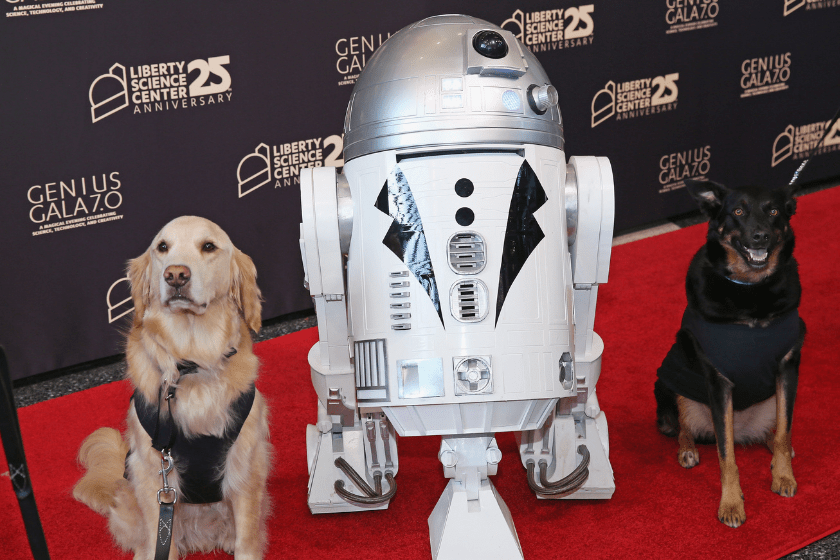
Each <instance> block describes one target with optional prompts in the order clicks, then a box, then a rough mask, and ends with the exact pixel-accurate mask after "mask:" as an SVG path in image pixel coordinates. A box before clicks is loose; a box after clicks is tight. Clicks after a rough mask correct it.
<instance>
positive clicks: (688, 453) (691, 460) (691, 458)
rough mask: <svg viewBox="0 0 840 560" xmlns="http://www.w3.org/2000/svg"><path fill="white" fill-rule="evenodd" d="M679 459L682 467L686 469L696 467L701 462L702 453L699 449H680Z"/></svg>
mask: <svg viewBox="0 0 840 560" xmlns="http://www.w3.org/2000/svg"><path fill="white" fill-rule="evenodd" d="M677 461H679V463H680V466H681V467H683V468H686V469H690V468H691V467H696V466H697V465H699V464H700V453H698V452H697V449H680V451H679V453H677Z"/></svg>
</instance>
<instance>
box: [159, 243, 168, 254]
mask: <svg viewBox="0 0 840 560" xmlns="http://www.w3.org/2000/svg"><path fill="white" fill-rule="evenodd" d="M157 250H158V251H160V252H161V253H165V252H167V251H168V250H169V246H168V245H167V244H166V241H161V242H160V243H158V246H157Z"/></svg>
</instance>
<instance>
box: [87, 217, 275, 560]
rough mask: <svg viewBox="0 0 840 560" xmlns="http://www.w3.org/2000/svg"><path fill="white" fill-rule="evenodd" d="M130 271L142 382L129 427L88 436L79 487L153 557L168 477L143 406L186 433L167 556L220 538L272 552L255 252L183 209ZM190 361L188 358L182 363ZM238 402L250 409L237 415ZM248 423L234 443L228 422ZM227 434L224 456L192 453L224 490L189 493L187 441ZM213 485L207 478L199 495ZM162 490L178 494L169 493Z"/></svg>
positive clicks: (129, 542)
mask: <svg viewBox="0 0 840 560" xmlns="http://www.w3.org/2000/svg"><path fill="white" fill-rule="evenodd" d="M128 276H129V280H130V281H131V296H132V299H133V300H134V307H135V311H134V321H133V325H132V327H131V330H130V332H129V334H128V341H127V345H126V361H127V363H128V367H127V373H126V375H127V377H128V379H129V380H130V381H131V383H132V384H133V385H134V388H135V393H134V397H133V399H132V404H131V406H130V407H129V410H128V418H127V429H126V431H125V433H124V434H122V435H121V434H120V433H119V432H118V431H117V430H114V429H112V428H100V429H99V430H97V431H95V432H94V433H93V434H91V435H90V436H88V437H87V439H85V441H84V443H82V447H81V449H80V451H79V461H80V463H81V464H82V465H83V466H84V467H85V468H86V469H87V472H86V473H85V475H84V477H83V478H82V479H81V480H80V481H79V482H78V483H77V484H76V486H75V488H74V489H73V496H74V497H75V498H76V499H77V500H79V501H80V502H83V503H84V504H86V505H87V506H89V507H90V508H91V509H93V510H95V511H97V512H99V513H101V514H102V515H105V516H107V517H108V525H109V528H110V530H111V533H112V534H113V536H114V539H115V540H116V542H117V544H119V545H120V546H121V547H122V548H124V549H126V550H130V551H133V552H134V558H135V559H148V560H152V559H153V558H154V556H155V546H156V540H157V538H158V517H159V510H160V506H159V505H158V490H160V489H161V487H162V486H163V480H162V476H161V474H160V470H161V452H160V451H158V450H156V449H155V448H153V447H152V437H151V436H150V433H152V432H154V431H155V430H152V431H151V432H150V431H147V428H148V427H147V428H144V426H143V424H142V423H141V417H145V416H144V415H143V414H140V415H138V410H140V411H141V412H142V411H148V412H149V416H150V417H152V418H154V419H156V420H157V421H158V422H159V425H160V426H167V425H168V426H169V427H170V429H171V430H172V431H174V432H175V433H176V435H177V436H178V438H177V439H176V440H175V443H174V444H173V446H172V457H173V459H174V464H175V468H174V469H173V470H172V471H171V473H170V474H169V475H168V481H169V485H170V486H171V487H173V488H174V489H175V490H176V492H177V500H176V503H175V506H174V507H175V514H174V523H173V524H172V527H171V529H172V533H171V537H172V546H171V548H170V553H169V559H170V560H174V559H176V558H178V557H179V556H182V555H184V554H187V553H189V552H193V551H210V550H212V549H215V548H221V549H223V550H225V551H227V552H229V553H233V554H234V555H235V557H236V558H237V559H253V558H262V557H263V554H264V552H265V548H266V541H267V538H266V518H267V515H268V511H269V499H268V496H267V493H266V479H267V477H268V473H269V469H270V465H271V452H272V451H271V445H270V443H269V442H268V435H269V431H268V409H267V406H266V403H265V401H264V400H263V397H262V395H260V393H259V391H255V390H254V389H253V385H254V381H255V380H256V377H257V370H258V368H259V362H258V360H257V357H256V356H254V354H253V352H252V342H251V335H250V332H249V329H250V330H253V331H257V330H259V328H260V312H261V304H260V291H259V288H258V287H257V284H256V269H255V267H254V263H253V262H252V261H251V259H250V258H249V257H248V256H247V255H245V254H244V253H243V252H242V251H240V250H239V249H237V248H236V247H234V246H233V244H232V243H231V241H230V239H229V238H228V236H227V234H226V233H225V232H224V231H222V229H221V228H220V227H219V226H217V225H216V224H214V223H213V222H211V221H209V220H206V219H204V218H198V217H195V216H182V217H180V218H176V219H175V220H172V221H171V222H169V223H168V224H167V225H166V226H164V228H163V229H162V230H161V231H160V232H159V233H158V234H157V235H156V236H155V238H154V241H153V242H152V244H151V245H150V247H149V249H148V250H147V251H146V252H145V253H143V254H142V255H141V256H140V257H138V258H136V259H133V260H131V261H129V263H128ZM234 350H235V352H234ZM184 364H187V365H188V366H190V367H188V368H186V369H187V370H188V371H184V373H181V370H184V369H185V366H184ZM179 365H180V366H181V367H180V369H179ZM173 389H176V392H175V397H174V399H171V400H170V401H169V402H165V399H164V398H162V397H164V395H166V394H167V393H168V392H170V391H171V390H173ZM249 398H250V399H253V403H252V404H251V401H250V400H248V399H249ZM243 400H244V401H246V405H250V411H249V412H248V409H247V406H246V407H245V408H242V407H241V406H240V407H239V408H237V403H240V404H241V403H242V402H243ZM138 403H139V404H138ZM144 407H145V408H144ZM236 410H240V411H242V413H241V414H239V416H245V418H241V417H240V418H237V416H238V414H237V413H236ZM170 411H171V413H170ZM170 418H171V420H170ZM243 420H244V423H243ZM169 422H171V423H169ZM147 423H148V422H147ZM167 423H168V424H167ZM173 426H174V428H173ZM238 428H239V429H240V430H239V433H238V437H236V436H234V437H235V440H233V443H232V444H231V443H229V441H230V439H231V438H230V432H231V431H234V432H235V431H236V430H237V429H238ZM226 436H227V437H228V438H229V439H228V442H227V443H222V444H221V447H222V449H223V452H222V454H221V455H220V458H218V459H210V458H206V459H205V458H204V457H200V460H196V458H195V457H193V458H192V464H194V465H198V467H199V470H201V469H202V468H203V470H204V471H205V473H204V474H207V473H208V472H209V473H210V478H212V479H214V480H213V482H214V484H215V486H212V487H211V490H212V489H213V488H215V490H216V496H215V498H216V499H219V500H220V501H213V502H212V503H186V502H189V501H191V500H190V499H189V488H187V487H186V486H188V484H187V482H188V480H189V476H190V473H188V472H187V471H188V469H187V467H188V464H187V463H190V460H189V458H185V457H184V456H179V453H184V454H185V452H182V451H180V450H181V449H184V447H183V446H181V444H184V445H187V444H189V443H190V442H193V443H194V442H196V441H205V440H210V439H212V438H214V437H215V438H222V440H221V441H224V438H225V437H226ZM217 441H219V440H217ZM179 446H180V447H179ZM224 451H226V453H224ZM213 461H215V463H213ZM214 464H215V465H216V467H213V466H212V465H214ZM208 465H210V466H208ZM207 488H208V487H207V486H205V485H201V486H200V487H199V488H198V490H199V494H200V493H201V492H202V491H206V490H207ZM193 490H195V488H193ZM185 492H186V493H187V495H186V497H185V495H184V494H185ZM210 494H211V495H212V491H210ZM213 499H214V498H213V497H212V496H211V498H210V500H211V501H212V500H213ZM163 500H164V501H165V502H169V501H172V497H171V496H170V494H164V496H163ZM199 501H200V500H199ZM205 501H206V500H205Z"/></svg>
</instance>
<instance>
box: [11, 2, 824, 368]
mask: <svg viewBox="0 0 840 560" xmlns="http://www.w3.org/2000/svg"><path fill="white" fill-rule="evenodd" d="M46 3H47V2H38V1H37V0H19V1H17V2H8V1H7V2H6V6H5V10H6V12H5V13H6V14H7V17H5V19H4V21H3V22H2V23H0V26H2V27H1V28H0V52H3V53H4V54H3V58H2V67H0V70H2V76H3V78H2V82H0V119H2V120H0V122H2V127H0V128H1V129H2V132H0V134H2V139H3V150H2V153H1V154H0V169H2V172H0V173H1V174H0V193H2V194H0V196H2V199H3V203H2V204H0V223H2V226H0V227H2V228H3V230H2V231H3V240H4V243H3V244H2V248H1V249H0V258H2V259H3V260H2V262H4V263H6V268H5V273H4V275H3V283H2V290H0V311H2V321H0V342H1V343H3V344H4V345H5V346H6V348H7V350H8V352H9V359H10V362H11V364H12V368H13V373H14V376H15V377H16V378H20V377H25V376H29V375H34V374H37V373H40V372H44V371H49V370H53V369H56V368H60V367H65V366H69V365H73V364H76V363H80V362H84V361H88V360H92V359H96V358H100V357H104V356H109V355H113V354H116V353H118V352H120V351H121V349H122V347H121V344H122V342H121V340H122V332H121V331H124V330H125V329H126V328H127V319H128V315H124V316H123V317H122V318H119V319H116V320H112V319H114V318H115V317H118V316H120V315H121V314H123V313H125V312H127V311H128V310H130V308H131V304H130V303H126V302H124V301H123V300H124V299H125V298H127V297H128V289H127V283H125V282H121V283H120V282H118V281H119V280H120V279H121V278H123V277H124V269H125V263H126V261H127V260H128V259H130V258H132V257H135V256H137V255H139V254H140V253H142V252H143V251H144V250H145V249H146V248H147V247H148V244H149V242H150V241H151V239H152V237H153V235H154V234H155V233H156V232H157V231H158V230H159V229H160V228H161V227H162V226H163V225H164V224H165V223H166V222H167V221H169V220H170V219H172V218H174V217H177V216H179V215H183V214H197V215H201V216H205V217H207V218H210V219H211V220H213V221H215V222H217V223H218V224H219V225H220V226H222V227H223V228H224V229H225V230H226V231H227V232H228V233H229V234H230V236H231V238H232V239H233V241H234V243H236V244H237V246H239V247H240V248H241V249H242V250H243V251H245V252H246V253H247V254H249V255H251V257H252V258H253V259H254V262H255V263H256V265H257V268H258V271H259V283H260V286H261V288H262V290H263V294H264V296H265V304H264V309H263V311H264V312H263V316H264V317H265V318H272V317H276V316H279V315H282V314H285V313H289V312H293V311H299V310H303V309H307V308H310V307H311V300H310V299H309V297H308V294H307V293H306V292H305V290H304V289H303V287H302V281H303V273H302V270H301V266H300V257H299V250H298V244H297V238H298V223H299V220H300V209H299V204H300V197H299V192H298V184H297V177H298V175H297V171H295V170H293V169H292V166H291V165H286V164H285V163H289V162H285V163H282V162H281V159H280V158H282V157H283V156H287V157H294V154H283V153H282V152H283V151H284V146H286V145H290V146H291V145H292V144H294V145H297V146H300V145H301V144H300V143H301V142H303V145H305V146H306V150H304V151H305V152H306V154H307V155H308V156H317V158H316V159H318V161H319V163H320V164H327V163H330V162H331V161H332V162H336V160H338V161H337V162H336V163H338V164H339V165H340V153H339V152H338V151H337V150H340V148H341V137H340V135H341V131H342V124H343V119H344V111H345V108H346V104H347V101H348V99H349V96H350V92H351V90H352V84H351V83H348V82H352V76H353V75H354V74H357V73H358V72H357V71H358V69H360V68H361V66H362V65H363V64H364V62H366V61H367V60H368V59H369V58H370V56H371V55H372V52H373V50H374V49H375V47H376V46H378V44H379V43H380V41H381V40H384V39H385V38H387V36H388V33H394V32H396V31H398V30H399V29H400V28H402V27H404V26H405V25H407V24H409V23H412V22H414V21H417V20H418V19H421V18H423V17H426V16H429V15H434V14H439V13H468V14H472V15H475V16H477V17H480V18H483V19H486V20H488V21H491V22H493V23H496V24H500V25H501V24H502V23H503V22H506V21H507V20H509V19H511V18H513V17H514V16H516V15H517V13H518V12H517V11H519V12H521V14H522V18H523V19H527V18H531V17H532V16H534V15H535V14H536V13H538V12H540V11H544V10H557V9H562V10H564V15H567V17H565V18H564V24H565V25H566V27H568V25H569V24H570V23H572V20H571V18H570V17H568V14H569V13H571V12H572V11H573V9H578V10H579V11H583V12H587V11H590V12H591V17H592V22H593V24H594V28H593V31H592V33H591V34H590V35H588V36H587V37H586V39H585V41H583V42H581V43H582V44H578V45H576V46H572V45H567V44H565V43H563V44H562V46H563V48H561V49H549V50H546V51H544V52H542V51H538V52H537V53H536V54H537V57H538V58H539V59H540V61H541V63H542V64H543V66H544V67H545V68H546V70H547V71H548V73H549V75H550V76H551V79H552V82H553V83H554V85H555V86H556V87H557V88H558V90H559V92H560V106H561V109H562V112H563V117H564V121H565V132H566V140H567V145H566V152H567V154H568V155H576V154H578V155H605V156H608V157H609V158H610V160H611V162H612V165H613V170H614V173H615V184H616V198H617V211H616V227H617V229H619V230H621V229H627V228H631V227H635V226H638V225H641V224H645V223H649V222H652V221H655V220H660V219H663V218H665V217H667V216H672V215H675V214H679V213H682V212H685V211H688V210H691V209H693V208H694V204H693V203H692V201H691V200H690V197H688V195H687V194H686V192H685V189H683V188H675V189H673V190H670V191H669V192H660V190H662V184H661V183H660V180H659V178H660V174H661V173H662V169H661V163H662V162H663V161H664V160H663V158H666V157H667V156H669V155H671V154H676V155H686V154H691V153H703V150H706V147H708V149H707V152H706V153H707V154H710V157H709V159H708V161H707V162H706V163H707V164H708V170H709V172H708V176H709V177H711V178H713V179H715V180H719V181H722V182H725V183H731V184H737V183H744V182H756V183H762V184H768V185H778V184H783V183H784V182H786V181H787V180H788V178H789V177H790V175H791V173H792V172H793V170H794V169H795V168H796V166H797V165H798V164H799V161H800V160H798V159H795V157H794V155H793V154H792V153H791V154H789V155H786V156H785V157H781V155H784V154H787V152H782V153H781V155H780V156H778V157H777V160H778V161H776V162H775V163H776V165H773V164H772V163H773V161H772V160H773V148H774V143H778V142H777V139H778V138H780V135H784V133H785V132H786V130H787V129H788V127H792V129H791V130H793V133H792V134H791V136H795V135H796V134H797V131H799V130H800V129H803V128H804V127H807V126H808V125H811V124H814V123H819V122H822V121H825V120H827V119H828V118H829V117H830V116H831V115H832V114H833V112H834V110H835V108H836V106H837V105H838V104H840V95H838V93H837V92H838V91H840V88H838V83H837V82H838V72H837V71H836V68H837V67H838V65H840V49H838V48H837V41H836V28H837V24H838V23H839V22H840V8H837V7H820V5H819V4H818V3H814V2H811V3H807V2H804V3H803V5H802V7H800V8H798V9H796V10H794V11H793V12H791V13H790V14H789V15H788V16H784V15H783V9H784V0H773V1H772V2H766V1H759V0H749V1H740V2H734V1H732V0H720V1H719V2H714V4H716V5H717V8H718V12H717V14H716V15H715V17H714V18H711V19H712V20H713V23H714V24H715V25H714V26H712V27H708V28H706V29H697V30H692V31H685V32H681V33H671V34H669V33H667V31H668V29H669V24H668V23H667V22H666V13H667V11H668V9H669V8H668V6H669V5H672V4H673V2H671V0H656V1H654V2H646V3H644V5H639V4H640V3H631V2H620V1H618V0H592V2H591V3H589V4H584V3H577V2H570V1H568V0H561V1H527V0H526V1H504V2H493V3H488V2H478V1H469V2H445V1H432V0H429V1H426V2H415V3H411V4H401V5H399V8H398V9H397V8H395V5H394V4H393V3H392V2H363V3H352V4H351V3H347V2H338V1H333V2H319V3H315V2H311V3H298V4H287V3H279V2H272V3H268V2H263V3H236V4H232V3H229V2H218V1H209V0H205V1H202V2H198V1H195V0H193V1H182V2H178V3H171V2H160V1H144V2H140V1H127V0H121V1H119V2H117V1H116V0H102V1H101V2H100V3H99V4H96V5H95V7H96V9H92V10H86V11H79V12H76V13H50V14H33V15H29V16H22V17H9V16H8V14H10V13H14V12H20V11H21V9H23V11H26V10H28V9H32V8H37V7H41V8H43V7H44V4H46ZM700 3H703V2H702V1H701V2H700ZM588 6H591V10H590V9H589V8H587V7H588ZM789 6H790V5H789ZM809 7H810V8H814V7H816V8H815V9H809ZM506 28H508V29H511V28H512V27H511V24H510V23H508V24H507V27H506ZM590 40H591V41H590ZM555 46H557V45H556V44H555ZM788 52H789V53H791V55H790V56H791V65H790V77H789V79H788V80H787V85H788V88H787V89H785V90H784V91H777V92H773V93H768V94H764V95H757V96H755V97H748V98H741V97H740V94H741V91H742V88H741V86H740V79H741V77H742V72H741V65H742V63H743V62H744V61H745V60H748V59H751V58H759V57H768V56H774V55H782V54H785V53H788ZM220 56H228V57H229V62H227V63H224V64H221V65H220V66H221V67H222V68H223V70H222V71H220V73H221V74H224V73H225V72H226V73H227V74H228V76H229V77H230V87H229V89H227V90H225V91H223V92H219V93H216V94H214V96H218V95H221V96H222V99H221V101H216V102H214V103H213V104H209V103H208V102H207V100H208V98H207V96H199V97H195V98H193V97H189V98H188V99H187V106H186V107H185V106H183V105H181V104H179V108H177V109H176V108H173V107H172V106H171V105H169V104H166V103H161V104H160V105H159V106H158V105H156V104H155V103H142V102H141V103H139V104H135V103H134V102H133V100H131V95H132V94H133V93H134V92H133V91H131V87H130V80H131V77H130V76H131V72H132V71H134V72H140V71H142V67H143V66H145V65H152V64H157V63H168V62H183V63H184V73H185V74H186V81H187V83H193V82H197V81H198V80H199V79H200V69H196V70H193V71H192V72H187V71H186V65H187V64H189V62H190V61H199V66H201V65H204V66H206V67H210V62H211V59H212V58H213V57H220ZM201 61H203V62H201ZM114 64H120V65H122V67H123V68H124V69H125V72H126V74H127V76H126V77H127V80H126V81H127V82H128V90H129V91H128V95H129V102H128V104H127V106H126V107H124V108H121V109H118V110H116V111H115V112H113V113H112V114H110V115H108V116H102V115H103V114H104V112H105V111H104V110H103V111H100V112H99V113H98V116H100V118H99V119H98V120H97V121H96V122H93V120H92V116H91V102H90V101H89V94H90V89H91V85H92V84H93V83H94V81H95V80H97V78H99V77H100V76H102V75H104V74H106V73H108V72H109V71H110V69H111V68H112V66H113V65H114ZM216 69H218V67H216ZM116 71H117V72H118V73H119V72H120V70H119V68H117V70H116ZM673 73H678V74H679V78H678V79H677V80H676V82H675V83H676V85H677V87H678V96H677V105H676V108H675V109H674V110H672V111H668V112H663V113H658V114H648V115H640V116H636V117H634V118H630V119H627V120H618V119H617V118H616V117H611V118H609V119H607V120H605V121H604V122H602V123H601V124H598V125H597V126H592V103H593V98H595V96H596V94H597V93H598V91H599V90H601V89H602V88H605V86H606V85H607V84H608V82H613V83H615V84H623V83H625V82H628V81H635V80H641V79H648V78H656V77H664V76H667V75H669V74H673ZM221 81H222V77H221V76H220V75H216V74H215V73H214V72H211V73H210V75H209V76H208V79H207V81H206V82H204V85H205V86H210V87H212V86H213V84H218V83H220V82H221ZM116 83H117V82H116V81H115V80H112V79H105V80H104V81H102V82H101V83H100V84H99V85H98V86H97V88H96V89H95V92H94V93H95V96H94V97H95V101H97V102H98V101H100V100H102V99H104V98H105V97H107V95H108V94H113V93H119V87H115V89H112V90H110V91H108V87H109V84H110V86H112V87H113V86H114V84H116ZM202 98H204V101H205V105H203V106H202V105H200V104H199V102H200V100H201V99H202ZM120 99H121V98H118V101H119V100H120ZM214 99H216V97H214ZM193 100H195V102H196V105H195V106H193V105H192V102H193ZM118 104H119V103H118ZM104 107H107V108H110V107H111V105H108V106H103V108H104ZM135 107H136V108H139V111H140V112H139V113H135V112H134V111H135ZM782 140H783V141H782V142H781V143H780V144H779V146H783V145H784V140H785V138H782ZM327 142H329V143H330V144H329V145H327ZM316 144H317V146H316ZM835 147H836V146H835ZM315 148H317V149H320V152H317V149H315ZM278 152H279V153H278ZM249 156H250V157H249ZM331 156H332V159H331ZM263 157H265V159H263ZM283 161H284V160H283ZM284 173H286V174H287V175H288V176H286V177H284V176H283V175H284ZM103 174H105V176H106V180H105V184H106V185H107V189H106V193H107V192H108V191H111V192H112V194H110V195H109V197H110V198H108V199H107V200H108V201H109V202H110V204H111V205H113V206H114V208H106V210H107V211H108V212H114V216H113V217H117V216H119V217H120V218H119V219H116V220H114V221H108V222H104V223H96V224H89V225H86V226H85V227H79V228H75V229H67V230H61V231H58V230H55V229H53V230H52V233H45V234H40V235H33V233H36V232H39V231H42V230H39V227H40V226H42V225H49V224H52V225H55V224H56V223H57V222H58V221H66V219H64V218H61V219H58V218H56V219H50V220H45V221H44V222H41V223H36V222H33V218H34V219H40V217H41V216H42V214H39V212H42V211H43V215H45V214H46V213H47V211H48V208H49V201H43V202H41V203H39V202H37V201H38V197H39V196H45V195H46V193H47V187H46V185H47V184H48V183H56V185H54V186H53V187H50V188H58V187H60V182H62V181H63V182H65V184H67V185H68V186H69V185H70V181H74V182H75V185H76V188H77V190H80V184H81V180H82V179H83V178H84V180H85V185H86V189H87V190H88V191H90V190H91V187H92V181H93V179H94V177H96V178H97V187H98V188H102V184H103V182H102V175H103ZM838 174H840V155H838V153H837V152H836V151H833V152H831V153H828V154H826V155H822V156H820V157H819V158H817V159H815V160H814V162H813V163H812V164H811V166H810V167H809V169H808V171H807V172H806V176H805V177H803V179H805V180H813V179H816V178H820V177H832V176H837V175H838ZM252 175H253V177H251V176H252ZM249 177H250V179H249ZM244 179H248V180H247V181H242V182H243V184H242V185H240V180H244ZM266 179H268V180H266ZM33 187H36V188H34V189H33ZM113 192H116V193H118V194H113ZM56 193H59V194H53V196H54V197H56V198H57V200H56V201H54V202H55V203H56V204H57V206H56V209H58V208H60V202H61V199H60V191H56ZM106 193H103V195H104V194H106ZM93 194H95V193H92V192H89V193H88V194H86V195H83V196H82V195H80V196H77V197H72V196H70V195H69V194H68V193H67V192H65V200H64V202H65V208H64V209H62V210H60V211H61V212H63V213H67V214H69V215H70V217H69V218H67V219H73V218H85V216H92V215H94V214H99V213H101V210H97V211H94V210H93V209H92V204H93V196H91V195H93ZM28 197H29V198H32V199H33V200H34V201H35V202H32V201H30V200H29V199H28ZM79 198H82V199H83V200H82V203H83V204H85V208H84V210H79V211H78V212H77V211H76V210H77V208H76V206H75V205H76V204H78V199H79ZM99 198H100V206H101V202H102V199H103V196H100V197H99ZM117 202H119V204H117ZM68 204H69V206H68ZM39 205H40V206H42V207H43V208H39ZM71 207H72V208H71ZM30 212H32V215H30ZM53 217H54V216H53ZM106 217H107V216H106ZM83 223H86V222H83ZM66 225H67V224H66ZM109 289H111V291H110V298H108V294H109ZM110 308H112V309H110Z"/></svg>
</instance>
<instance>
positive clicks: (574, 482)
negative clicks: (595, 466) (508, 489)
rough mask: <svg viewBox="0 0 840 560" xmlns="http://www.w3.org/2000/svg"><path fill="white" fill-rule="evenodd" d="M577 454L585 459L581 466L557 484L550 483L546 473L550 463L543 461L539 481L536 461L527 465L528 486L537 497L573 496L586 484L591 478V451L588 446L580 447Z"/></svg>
mask: <svg viewBox="0 0 840 560" xmlns="http://www.w3.org/2000/svg"><path fill="white" fill-rule="evenodd" d="M577 452H578V453H579V454H580V456H581V457H582V458H583V459H582V460H581V462H580V464H579V465H578V466H577V467H575V470H573V471H572V472H571V473H569V474H568V475H567V476H565V477H563V478H562V479H560V480H558V481H556V482H549V481H548V476H547V473H546V471H547V470H548V463H547V462H546V461H545V460H541V461H540V464H539V468H540V476H539V481H538V480H537V473H536V469H535V466H534V460H533V459H530V460H529V461H528V463H527V469H528V486H530V487H531V490H533V491H534V493H535V494H536V495H537V496H540V497H546V498H547V497H562V496H567V495H569V494H572V493H574V492H577V491H578V490H580V489H581V488H582V487H583V485H584V484H586V481H587V479H588V478H589V458H590V455H589V449H587V448H586V445H583V444H581V445H579V446H578V448H577Z"/></svg>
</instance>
